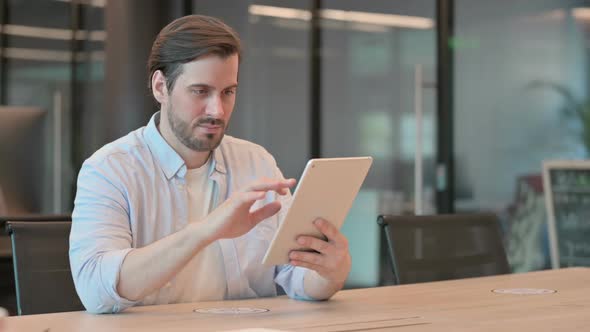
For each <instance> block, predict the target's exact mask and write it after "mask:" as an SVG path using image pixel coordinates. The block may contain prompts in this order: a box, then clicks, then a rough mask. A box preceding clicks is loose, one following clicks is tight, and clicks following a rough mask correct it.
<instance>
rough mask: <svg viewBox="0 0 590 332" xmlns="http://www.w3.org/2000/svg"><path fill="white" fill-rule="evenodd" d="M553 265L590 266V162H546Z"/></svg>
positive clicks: (545, 179)
mask: <svg viewBox="0 0 590 332" xmlns="http://www.w3.org/2000/svg"><path fill="white" fill-rule="evenodd" d="M543 185H544V191H545V202H546V205H547V217H548V218H547V219H548V226H549V244H550V247H551V266H552V267H553V268H554V269H557V268H561V267H568V266H590V160H580V161H547V162H544V163H543Z"/></svg>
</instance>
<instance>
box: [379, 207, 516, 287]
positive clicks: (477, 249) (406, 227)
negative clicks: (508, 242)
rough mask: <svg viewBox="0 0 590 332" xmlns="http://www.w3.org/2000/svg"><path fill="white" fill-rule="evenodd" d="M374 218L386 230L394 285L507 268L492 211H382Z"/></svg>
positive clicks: (491, 271)
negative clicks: (395, 213)
mask: <svg viewBox="0 0 590 332" xmlns="http://www.w3.org/2000/svg"><path fill="white" fill-rule="evenodd" d="M377 223H378V224H379V225H380V226H381V228H382V229H383V231H384V232H385V237H386V239H387V245H388V254H389V257H390V259H391V262H392V270H393V274H394V278H393V279H394V283H395V284H410V283H419V282H428V281H439V280H449V279H461V278H470V277H481V276H488V275H496V274H506V273H509V272H510V268H509V265H508V260H507V258H506V252H505V250H504V245H503V244H502V237H501V233H500V225H499V223H498V220H497V218H496V216H495V215H493V214H466V215H458V214H457V215H433V216H391V215H382V216H379V217H378V218H377Z"/></svg>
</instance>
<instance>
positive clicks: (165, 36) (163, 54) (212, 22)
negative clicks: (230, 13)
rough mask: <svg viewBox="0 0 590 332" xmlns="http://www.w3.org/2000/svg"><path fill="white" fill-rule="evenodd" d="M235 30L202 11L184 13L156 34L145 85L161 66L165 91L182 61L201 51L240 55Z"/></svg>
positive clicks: (225, 55) (173, 79) (171, 85)
mask: <svg viewBox="0 0 590 332" xmlns="http://www.w3.org/2000/svg"><path fill="white" fill-rule="evenodd" d="M240 44H241V43H240V38H239V37H238V34H237V33H236V32H235V31H234V30H233V29H232V28H231V27H229V26H228V25H227V24H225V23H223V22H222V21H221V20H219V19H217V18H215V17H210V16H204V15H188V16H184V17H181V18H178V19H176V20H174V21H173V22H172V23H170V24H168V25H167V26H165V27H164V28H163V29H162V31H160V33H159V34H158V36H157V37H156V40H155V41H154V45H153V46H152V51H151V53H150V57H149V59H148V72H149V78H148V88H149V89H150V90H151V89H152V76H153V75H154V73H155V72H156V71H158V70H161V71H162V73H163V74H164V77H166V87H167V88H168V93H170V92H171V91H172V89H173V88H174V83H175V82H176V79H177V78H178V75H180V74H181V73H182V65H183V64H185V63H187V62H191V61H193V60H196V59H197V58H199V57H202V56H204V55H210V54H215V55H218V56H220V57H222V58H227V57H229V56H231V55H234V54H237V55H238V58H240V57H241V45H240Z"/></svg>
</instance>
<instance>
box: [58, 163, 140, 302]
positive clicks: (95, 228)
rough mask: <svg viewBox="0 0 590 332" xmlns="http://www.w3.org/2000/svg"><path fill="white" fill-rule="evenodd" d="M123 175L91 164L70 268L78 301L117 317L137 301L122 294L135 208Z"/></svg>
mask: <svg viewBox="0 0 590 332" xmlns="http://www.w3.org/2000/svg"><path fill="white" fill-rule="evenodd" d="M119 176H121V174H117V173H116V172H114V171H113V170H111V169H109V168H108V166H107V165H105V162H103V163H99V164H95V163H91V162H88V161H87V162H85V163H84V165H83V166H82V169H81V170H80V174H79V176H78V188H77V192H76V199H75V202H74V205H75V206H74V211H73V214H72V230H71V233H70V252H69V255H70V265H71V270H72V277H73V279H74V284H75V286H76V291H77V292H78V296H79V297H80V299H81V300H82V303H83V304H84V306H85V307H86V310H88V311H89V312H92V313H115V312H119V311H121V310H123V309H125V308H127V307H130V306H132V305H134V304H135V303H136V302H133V301H129V300H127V299H125V298H123V297H121V296H120V295H119V294H118V293H117V283H118V280H119V272H120V270H121V265H122V263H123V260H124V259H125V256H126V255H127V254H128V253H129V252H130V251H131V250H133V249H132V235H131V229H130V225H129V204H128V199H127V196H126V191H125V189H124V188H123V185H122V183H121V182H118V181H116V180H115V179H117V178H118V177H119Z"/></svg>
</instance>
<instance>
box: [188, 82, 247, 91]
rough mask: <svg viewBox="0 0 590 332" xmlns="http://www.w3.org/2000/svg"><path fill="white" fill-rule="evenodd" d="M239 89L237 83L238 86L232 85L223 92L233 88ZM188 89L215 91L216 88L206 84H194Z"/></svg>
mask: <svg viewBox="0 0 590 332" xmlns="http://www.w3.org/2000/svg"><path fill="white" fill-rule="evenodd" d="M237 87H238V84H237V83H236V84H232V85H230V86H228V87H225V88H223V90H227V89H233V88H237ZM188 88H189V89H190V88H208V89H211V90H215V87H214V86H212V85H209V84H206V83H194V84H191V85H189V86H188Z"/></svg>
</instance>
